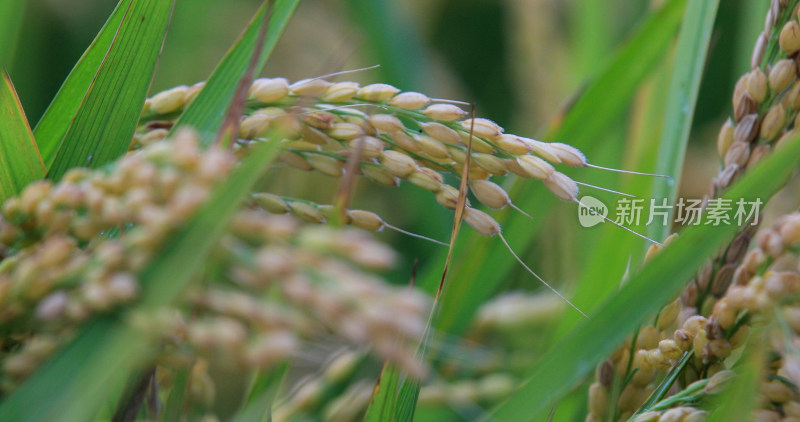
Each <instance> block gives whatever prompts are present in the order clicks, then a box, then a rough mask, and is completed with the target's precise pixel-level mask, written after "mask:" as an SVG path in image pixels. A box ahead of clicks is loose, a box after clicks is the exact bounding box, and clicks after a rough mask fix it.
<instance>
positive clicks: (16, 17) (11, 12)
mask: <svg viewBox="0 0 800 422" xmlns="http://www.w3.org/2000/svg"><path fill="white" fill-rule="evenodd" d="M25 3H26V2H25V0H0V40H2V42H0V69H7V68H8V67H10V64H11V63H13V60H14V52H15V51H16V49H17V39H18V38H19V29H20V27H21V26H22V16H23V14H24V13H25Z"/></svg>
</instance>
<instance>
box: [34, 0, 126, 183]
mask: <svg viewBox="0 0 800 422" xmlns="http://www.w3.org/2000/svg"><path fill="white" fill-rule="evenodd" d="M130 4H131V0H121V1H120V2H119V4H117V7H116V8H115V9H114V12H112V13H111V16H110V17H109V18H108V20H107V21H106V23H105V25H103V28H101V29H100V32H98V33H97V36H96V37H95V39H94V41H92V44H91V45H89V48H87V49H86V51H85V52H84V53H83V55H82V56H81V58H80V59H79V60H78V63H76V64H75V67H73V68H72V71H71V72H70V73H69V76H67V79H66V80H64V83H63V84H62V85H61V88H60V89H59V90H58V93H57V94H56V96H55V98H53V101H51V102H50V105H49V106H48V107H47V110H45V112H44V114H43V115H42V117H41V119H39V123H37V124H36V128H35V129H34V131H33V133H34V135H35V136H36V143H37V145H39V151H41V154H42V160H43V161H44V163H45V167H46V168H49V167H50V165H51V164H52V163H53V159H55V157H56V152H57V151H58V148H59V146H60V145H61V141H62V140H63V139H64V135H65V134H66V133H67V129H69V127H70V124H71V123H72V120H73V119H74V118H75V115H76V114H77V113H78V109H79V108H80V106H81V104H82V102H83V98H84V96H85V95H86V92H87V91H88V90H89V87H90V86H91V85H92V81H94V78H95V75H97V72H98V71H99V70H100V66H101V65H102V64H103V61H104V60H105V58H106V53H108V51H109V48H111V44H112V43H113V41H114V37H115V36H116V34H117V31H118V30H119V25H120V23H122V18H123V17H124V16H125V12H126V11H127V10H128V8H129V7H130Z"/></svg>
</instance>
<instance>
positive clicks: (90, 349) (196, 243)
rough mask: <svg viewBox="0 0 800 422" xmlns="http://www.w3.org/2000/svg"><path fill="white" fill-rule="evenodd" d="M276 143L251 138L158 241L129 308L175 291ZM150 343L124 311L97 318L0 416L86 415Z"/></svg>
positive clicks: (163, 301) (23, 419) (21, 420)
mask: <svg viewBox="0 0 800 422" xmlns="http://www.w3.org/2000/svg"><path fill="white" fill-rule="evenodd" d="M278 151H279V146H278V143H277V141H276V142H268V143H264V144H261V145H259V146H257V147H256V148H255V149H254V150H253V152H252V155H251V156H249V157H248V158H247V159H246V161H245V162H244V163H243V164H242V165H241V166H239V167H237V168H236V169H235V170H234V172H233V173H232V174H231V175H230V177H229V179H228V181H226V182H225V183H224V184H223V185H220V186H217V187H216V188H215V189H214V191H213V193H212V196H211V199H210V200H209V201H208V202H207V203H206V204H205V205H204V206H203V207H202V208H201V209H200V210H199V211H198V212H197V214H196V215H195V216H194V217H192V218H191V220H189V222H188V223H187V224H186V226H185V227H184V228H183V229H182V230H180V231H179V232H178V233H176V234H175V235H173V236H172V237H171V238H170V240H169V241H168V242H167V243H166V244H165V245H163V247H162V248H161V251H160V252H159V253H158V254H156V255H155V256H157V257H158V258H156V259H155V260H154V261H153V262H152V263H150V264H149V265H148V266H147V267H146V268H145V270H144V271H143V272H142V274H141V275H140V280H141V286H142V296H141V299H140V302H139V304H138V305H136V306H135V307H134V309H133V311H138V312H152V311H153V310H154V309H157V308H159V307H162V306H164V305H167V304H169V303H171V302H172V301H173V300H174V299H175V297H177V295H178V294H179V293H180V292H181V291H182V290H183V288H184V287H185V286H186V285H187V284H188V283H189V281H190V280H191V278H192V276H193V275H194V274H195V272H196V271H197V270H198V267H199V266H198V265H197V263H198V262H202V261H203V259H204V257H205V256H206V255H208V253H209V252H210V251H211V249H212V247H213V245H214V242H215V241H216V239H217V238H218V237H219V236H220V235H221V233H222V232H223V230H224V228H225V226H226V225H227V223H228V220H229V219H230V218H231V217H232V216H233V214H234V212H235V211H236V210H237V209H238V207H239V204H240V203H241V202H242V200H243V199H244V198H245V195H247V193H248V192H250V190H251V189H252V187H253V186H254V185H255V183H256V181H257V180H258V179H259V177H260V175H261V174H262V173H263V171H264V169H265V168H266V167H267V166H266V163H269V162H270V161H272V159H274V157H275V156H276V155H277V153H278ZM149 347H150V346H149V341H148V338H147V337H146V336H145V335H144V334H143V333H142V332H140V331H137V330H135V329H133V328H132V327H131V326H130V324H129V323H128V322H127V321H126V319H125V315H112V316H107V317H103V318H98V319H97V320H95V321H93V322H90V323H89V324H88V326H87V327H86V328H85V329H83V330H82V331H81V333H80V334H79V335H78V336H77V338H76V339H75V340H74V341H73V342H71V343H70V344H69V345H68V346H67V347H65V348H64V349H63V350H61V351H60V352H59V353H58V354H57V355H56V356H55V357H54V358H53V359H51V360H50V361H48V362H47V363H46V364H45V365H44V366H42V368H40V369H39V371H37V372H36V373H35V374H34V375H33V376H32V377H31V378H30V379H29V380H28V381H26V382H25V383H24V384H23V385H22V386H21V387H20V388H19V389H17V390H16V391H15V392H14V393H13V394H12V395H11V396H9V397H7V398H6V399H5V400H4V401H3V402H2V403H0V420H9V421H12V420H13V421H18V422H33V421H42V422H44V421H53V420H64V421H83V420H90V419H91V418H92V417H93V415H94V414H95V413H96V412H97V410H98V409H99V407H100V406H101V405H102V404H103V403H104V402H105V400H107V399H108V396H109V394H110V392H112V391H118V388H119V385H120V383H124V381H125V380H126V379H127V378H128V376H129V375H130V374H131V373H132V371H134V370H136V369H137V368H138V367H139V366H140V365H142V363H144V362H145V361H146V359H147V358H148V356H150V353H149V351H150V349H149ZM34 404H35V405H34Z"/></svg>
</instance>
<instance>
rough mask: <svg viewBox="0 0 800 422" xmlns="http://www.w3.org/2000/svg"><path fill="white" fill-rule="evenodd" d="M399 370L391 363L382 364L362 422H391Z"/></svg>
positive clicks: (395, 404) (395, 405)
mask: <svg viewBox="0 0 800 422" xmlns="http://www.w3.org/2000/svg"><path fill="white" fill-rule="evenodd" d="M399 381H400V370H399V369H398V368H397V367H396V366H395V365H393V364H392V363H391V362H386V363H384V364H383V370H382V371H381V375H380V378H378V383H377V385H375V390H374V391H373V392H372V400H371V401H370V403H369V407H368V408H367V414H366V416H364V422H392V421H394V420H395V419H394V414H395V413H394V412H395V409H396V408H397V384H398V382H399Z"/></svg>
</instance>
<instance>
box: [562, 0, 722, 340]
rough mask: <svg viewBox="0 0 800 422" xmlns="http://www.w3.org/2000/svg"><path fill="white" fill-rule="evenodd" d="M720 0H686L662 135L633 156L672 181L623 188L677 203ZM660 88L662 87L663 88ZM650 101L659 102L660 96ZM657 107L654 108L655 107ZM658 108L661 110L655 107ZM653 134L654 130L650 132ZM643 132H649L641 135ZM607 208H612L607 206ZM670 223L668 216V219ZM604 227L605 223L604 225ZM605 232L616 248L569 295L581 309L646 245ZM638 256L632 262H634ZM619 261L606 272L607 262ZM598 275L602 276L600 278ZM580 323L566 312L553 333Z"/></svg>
mask: <svg viewBox="0 0 800 422" xmlns="http://www.w3.org/2000/svg"><path fill="white" fill-rule="evenodd" d="M718 3H719V2H718V1H716V0H712V1H706V0H690V1H689V4H688V6H687V8H686V12H685V13H684V22H683V25H682V26H681V31H680V35H679V37H678V46H677V51H676V56H675V64H674V66H673V71H672V76H671V83H670V84H669V90H668V91H665V92H666V93H667V95H668V100H667V103H666V107H665V108H664V115H663V121H662V122H660V123H659V125H658V126H660V127H661V128H662V136H661V138H660V140H659V141H658V142H652V141H651V142H648V144H649V145H647V146H644V147H642V152H643V153H644V154H642V155H641V156H640V157H638V158H639V159H638V160H636V164H637V165H636V167H635V168H636V169H637V170H641V171H648V172H653V173H658V174H664V175H667V176H669V177H671V180H669V181H667V180H664V179H656V178H639V179H638V180H635V181H633V184H630V185H628V186H626V189H623V190H624V191H625V192H628V193H632V194H634V195H637V196H638V197H641V198H654V199H655V200H656V203H660V198H667V203H668V204H672V203H674V202H675V197H676V196H677V189H678V180H679V178H680V173H681V169H682V167H683V156H684V155H685V153H686V145H687V143H688V140H689V129H690V128H691V125H692V117H693V115H694V105H695V103H696V100H697V93H698V90H699V87H700V80H701V77H702V74H703V63H704V62H705V57H706V53H707V51H708V43H709V40H710V38H711V30H712V28H713V26H714V17H715V16H716V10H717V6H718ZM662 91H663V90H662ZM652 100H653V101H662V100H661V99H660V98H658V97H654V98H652ZM656 108H658V107H656ZM659 111H660V110H659ZM649 135H652V133H649ZM645 136H647V135H645ZM609 208H611V207H609ZM668 221H672V218H671V216H670V218H668ZM607 226H608V225H607ZM605 229H606V232H605V233H604V236H602V237H600V239H601V242H602V244H603V245H616V246H615V247H614V248H597V249H596V250H595V252H594V253H593V254H592V256H590V257H589V262H590V264H589V265H588V266H587V267H586V268H585V270H584V271H583V277H582V279H581V282H580V283H578V288H577V290H576V291H575V295H574V296H573V299H574V301H575V303H576V304H578V306H580V307H581V309H584V310H591V309H594V308H595V307H596V306H597V305H598V304H599V303H600V302H601V300H602V299H603V298H605V297H607V296H608V294H610V293H611V292H612V291H614V290H615V289H616V288H617V286H618V285H619V282H620V277H616V276H609V274H610V273H611V272H612V271H613V273H614V274H615V275H616V274H620V275H621V274H622V271H623V270H624V265H625V263H626V262H627V260H628V258H629V257H633V256H635V257H637V258H638V257H640V256H641V254H640V253H639V251H640V250H643V249H644V248H646V247H647V246H648V245H647V244H646V242H645V241H643V240H641V239H638V238H635V237H633V236H631V235H630V234H629V233H626V232H624V231H622V230H619V229H618V228H617V227H606V228H605ZM636 229H638V230H640V233H643V232H645V230H646V233H647V235H648V236H649V237H650V238H651V239H655V240H657V241H662V240H663V239H664V238H665V237H666V235H667V234H668V233H667V232H668V231H669V229H670V225H661V224H658V220H656V221H655V222H654V224H652V225H650V226H648V227H645V226H644V225H641V226H639V227H638V228H636ZM638 262H639V261H638V259H637V260H636V261H633V262H632V265H637V263H638ZM614 264H616V265H618V267H617V268H615V269H613V270H610V269H609V266H610V265H614ZM598 274H602V275H603V276H602V277H598ZM578 321H579V318H578V316H576V315H573V314H566V315H565V316H564V318H563V319H562V320H561V323H560V324H559V327H558V329H557V335H559V336H560V335H563V334H564V333H566V332H567V331H568V330H569V329H571V328H572V327H574V326H575V324H576V323H577V322H578Z"/></svg>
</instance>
